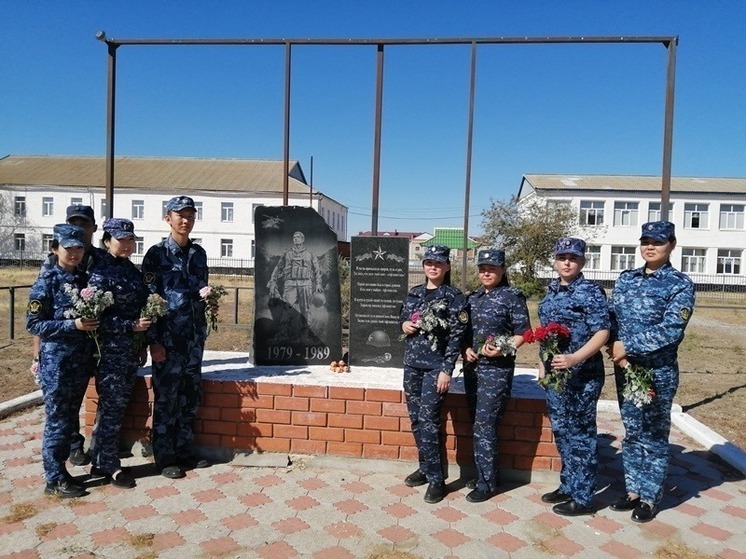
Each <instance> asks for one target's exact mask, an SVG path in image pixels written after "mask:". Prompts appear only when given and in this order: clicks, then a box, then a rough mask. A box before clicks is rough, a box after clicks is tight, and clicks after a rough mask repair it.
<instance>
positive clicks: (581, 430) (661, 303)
mask: <svg viewBox="0 0 746 559" xmlns="http://www.w3.org/2000/svg"><path fill="white" fill-rule="evenodd" d="M675 246H676V235H675V228H674V224H673V223H671V222H668V221H656V222H650V223H646V224H644V225H643V226H642V232H641V236H640V255H641V256H642V259H643V260H644V262H645V264H644V266H642V267H640V268H636V269H631V270H626V271H625V272H623V273H622V274H620V276H619V278H618V279H617V281H616V284H615V286H614V289H613V291H612V295H611V297H610V298H609V300H607V297H606V294H605V292H604V290H603V289H602V288H601V287H600V286H599V285H598V284H596V283H594V282H593V281H590V280H588V279H586V278H585V277H584V276H583V272H582V270H583V267H584V265H585V250H586V244H585V241H583V240H582V239H579V238H574V237H566V238H561V239H558V240H557V242H556V245H555V251H554V253H555V254H554V269H555V271H556V272H557V277H555V278H554V279H552V280H551V281H550V283H549V286H548V288H547V292H546V295H545V297H544V298H543V299H542V300H541V302H540V303H539V308H538V315H539V321H540V323H541V325H542V326H545V327H546V326H547V325H548V324H550V323H556V324H560V325H562V326H564V327H566V328H567V329H568V330H569V333H570V335H569V337H567V338H565V339H562V340H561V342H560V343H559V350H560V351H558V352H556V354H555V355H551V356H549V358H548V359H547V361H546V362H542V361H541V359H540V360H539V377H540V378H542V377H544V376H545V375H547V374H552V371H560V370H566V371H569V372H570V374H569V377H568V380H567V382H566V383H565V384H564V386H563V387H559V386H557V385H554V384H549V386H548V387H547V390H546V400H547V410H548V415H549V419H550V422H551V426H552V431H553V434H554V438H555V441H556V445H557V449H558V451H559V454H560V457H561V461H562V468H561V472H560V485H559V487H557V488H556V489H555V490H553V491H551V492H549V493H546V494H544V495H542V498H541V499H542V501H544V502H546V503H550V504H552V505H553V508H552V510H553V511H554V512H555V513H557V514H560V515H564V516H578V515H585V514H593V512H595V509H594V508H593V503H592V501H593V497H594V494H595V492H596V489H597V487H596V476H597V469H598V458H597V454H598V443H597V427H596V405H597V403H598V399H599V397H600V394H601V389H602V387H603V384H604V378H605V373H604V361H603V356H602V350H603V349H604V347H605V348H606V351H607V354H608V356H609V358H610V359H611V361H612V363H613V366H614V376H615V383H616V387H617V398H618V401H619V406H620V411H621V417H622V421H623V423H624V427H625V437H624V440H623V441H622V462H623V467H624V489H625V490H624V492H623V494H622V495H621V496H620V498H619V499H618V500H617V501H615V502H614V503H612V504H611V506H610V508H611V509H612V510H614V511H632V515H631V519H632V520H633V521H635V522H639V523H644V522H649V521H650V520H652V519H653V518H655V516H656V514H657V513H658V508H659V505H660V502H661V499H662V497H663V489H664V483H665V479H666V474H667V470H668V462H669V448H668V438H669V433H670V426H671V419H670V418H671V407H672V403H673V398H674V396H675V394H676V389H677V387H678V381H679V379H678V376H679V368H678V361H677V351H678V347H679V345H680V344H681V342H682V340H683V338H684V330H685V328H686V326H687V324H688V322H689V318H690V316H691V313H692V310H693V307H694V286H693V283H692V281H691V280H690V279H689V278H688V277H687V276H686V275H685V274H683V273H681V272H679V271H678V270H676V269H674V268H673V266H672V265H671V262H670V257H671V252H672V251H673V249H674V248H675ZM477 268H478V274H479V283H480V284H481V285H480V286H479V287H478V288H477V289H476V290H475V291H474V292H473V293H471V294H470V295H469V296H468V297H466V296H464V294H462V293H461V292H460V291H459V290H458V289H456V288H455V287H453V286H451V285H450V282H449V276H450V261H449V249H448V248H447V247H444V246H437V245H436V246H430V247H428V248H427V250H426V251H425V253H424V255H423V271H424V275H425V283H424V284H422V285H418V286H416V287H414V288H413V289H412V290H411V291H410V292H409V293H408V295H407V297H406V298H405V299H404V302H403V304H402V308H401V313H400V324H401V329H402V332H403V333H404V334H405V335H406V341H405V354H404V392H405V397H406V403H407V409H408V413H409V418H410V421H411V425H412V432H413V434H414V438H415V442H416V444H417V449H418V451H419V465H418V468H417V470H415V471H414V472H413V473H411V474H410V475H408V476H407V477H406V478H405V480H404V482H405V484H406V485H408V486H410V487H416V486H420V485H425V484H427V485H428V487H427V490H426V491H425V495H424V499H425V501H426V502H428V503H437V502H439V501H440V500H442V499H443V498H444V497H445V496H446V494H447V488H446V484H445V479H444V461H443V454H442V449H441V445H440V432H441V430H440V418H441V407H442V403H443V401H444V399H445V396H446V393H447V391H448V388H449V386H450V382H451V376H452V374H453V371H454V368H455V366H456V360H457V358H458V356H459V355H461V356H462V357H463V363H464V368H463V374H464V389H465V392H466V399H467V403H468V406H469V411H470V414H471V419H472V422H473V430H474V462H475V468H476V478H475V479H473V480H469V481H468V482H467V484H466V485H467V487H469V488H470V489H471V491H470V492H469V493H468V494H467V496H466V500H467V501H469V502H482V501H486V500H488V499H490V498H491V497H493V496H494V495H496V494H497V493H498V492H499V485H500V478H499V466H498V465H499V441H498V429H499V425H500V421H501V418H502V416H503V412H504V410H505V407H506V404H507V401H508V399H509V397H510V392H511V386H512V381H513V374H514V370H515V350H516V349H517V348H519V347H520V346H521V345H522V344H523V343H524V333H526V332H527V331H528V330H530V328H531V325H530V320H529V316H528V309H527V306H526V298H525V297H524V295H523V294H522V293H521V292H520V291H519V290H518V289H516V288H514V287H511V286H510V284H509V281H508V276H507V271H506V262H505V253H504V251H502V250H500V249H498V248H489V249H482V250H480V251H479V252H478V255H477ZM433 316H435V317H436V318H433ZM498 339H499V340H500V342H499V343H494V340H498ZM433 340H435V341H433ZM506 340H507V342H509V343H506ZM491 341H492V343H490V342H491ZM630 366H635V367H641V368H645V369H648V370H650V371H652V386H651V392H650V396H651V397H650V398H649V400H650V401H649V402H648V403H641V402H640V401H636V400H634V399H631V398H625V397H624V385H625V379H626V375H627V374H628V371H629V367H630Z"/></svg>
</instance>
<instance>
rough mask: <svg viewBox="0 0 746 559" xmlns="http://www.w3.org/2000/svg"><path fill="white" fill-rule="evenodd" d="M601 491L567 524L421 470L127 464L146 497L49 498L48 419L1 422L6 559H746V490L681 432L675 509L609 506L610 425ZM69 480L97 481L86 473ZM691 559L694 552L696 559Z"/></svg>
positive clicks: (614, 468) (536, 494)
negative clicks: (44, 447)
mask: <svg viewBox="0 0 746 559" xmlns="http://www.w3.org/2000/svg"><path fill="white" fill-rule="evenodd" d="M599 422H600V432H601V433H602V435H601V438H600V440H601V452H602V477H601V479H600V482H601V488H602V489H601V491H600V492H599V494H598V496H597V499H596V504H597V506H598V507H599V508H600V510H599V511H598V512H597V513H596V514H595V515H593V516H588V517H578V518H565V517H561V516H557V515H555V514H553V513H552V512H551V509H550V507H549V506H548V505H545V504H544V503H542V502H541V500H540V496H541V494H542V493H544V492H546V491H549V490H552V489H554V487H553V486H548V485H545V484H540V483H531V484H528V485H508V486H506V487H505V492H504V493H502V494H500V495H498V496H497V497H495V498H493V499H492V500H490V501H488V502H486V503H479V504H471V503H468V502H466V500H465V499H464V496H465V495H466V493H467V491H468V490H466V489H465V488H464V487H463V484H462V482H461V481H460V480H454V479H450V480H449V481H450V482H451V483H450V489H451V493H450V494H449V495H448V497H447V498H446V499H445V500H444V501H442V502H441V503H439V504H437V505H428V504H426V503H425V502H424V501H423V500H422V494H423V492H424V488H423V487H420V488H416V489H411V488H408V487H406V486H405V485H404V484H403V483H402V481H401V480H402V478H403V476H404V475H406V474H407V473H409V471H410V470H411V468H412V464H403V463H398V462H397V463H392V462H370V461H355V462H353V461H349V460H344V459H333V460H328V459H327V460H319V461H316V460H314V459H310V460H307V461H304V460H302V459H301V460H297V461H296V463H295V464H294V465H292V466H290V467H287V468H285V467H282V468H280V467H245V466H235V465H231V464H218V465H214V466H212V467H210V468H207V469H204V470H195V471H191V472H189V473H188V475H187V477H186V478H185V479H181V480H169V479H166V478H163V477H161V476H159V475H156V472H155V470H154V468H153V466H152V464H150V462H149V461H148V460H147V459H144V458H137V457H133V458H128V459H127V460H126V461H125V462H126V464H128V465H130V466H132V467H133V471H134V473H135V475H136V477H137V478H138V480H137V481H138V486H137V487H136V488H135V489H129V490H127V489H118V488H115V487H111V486H108V485H104V486H93V485H91V483H90V482H87V483H86V485H87V487H88V489H89V491H90V493H89V494H88V495H87V496H85V497H83V498H80V499H72V500H62V499H57V498H55V497H46V496H44V495H43V493H42V489H43V478H42V468H41V463H40V460H41V459H40V441H41V434H42V425H43V411H42V410H41V408H38V407H37V408H31V409H29V410H27V411H25V412H22V413H18V414H16V415H14V416H12V417H7V418H5V419H3V420H1V421H0V464H1V465H2V469H0V557H41V558H44V559H47V558H50V559H51V558H57V557H65V558H71V557H75V558H93V557H96V558H107V559H108V558H132V559H149V558H156V557H158V558H175V559H188V558H192V557H195V558H209V557H224V558H233V557H242V558H243V557H246V558H277V559H288V558H293V557H303V558H306V557H307V558H319V559H343V558H363V559H369V558H373V557H374V558H375V559H394V558H396V559H404V558H406V559H410V558H412V559H413V558H437V559H441V558H453V559H455V558H463V559H467V558H468V559H479V558H490V559H492V558H501V557H510V558H514V559H519V558H541V557H556V556H564V557H573V558H593V559H596V558H598V557H619V558H637V557H645V556H648V557H649V556H654V555H655V553H656V551H658V553H660V552H661V551H664V550H665V551H666V552H667V553H668V554H666V555H659V556H660V557H667V558H672V557H686V558H687V559H692V558H694V557H723V558H733V559H735V558H741V559H743V558H744V557H746V482H744V480H743V476H742V475H741V474H738V473H737V472H736V471H735V470H732V469H731V468H729V467H727V466H723V465H722V463H721V462H720V461H719V460H718V459H717V458H716V457H714V456H713V455H712V454H710V453H708V452H706V451H703V450H698V448H697V447H696V445H695V443H693V442H692V441H691V440H689V439H687V438H686V437H685V436H684V435H682V434H681V432H679V431H678V430H674V432H673V433H672V436H671V443H672V446H671V450H672V454H673V459H672V467H671V471H670V476H669V483H668V488H667V491H666V496H665V498H664V501H663V511H662V512H661V513H660V514H659V516H658V518H656V519H655V520H654V521H653V522H650V523H649V524H644V525H638V524H635V523H633V522H632V521H631V520H630V518H629V513H615V512H613V511H611V510H609V508H608V505H609V504H610V503H611V502H612V501H613V500H614V499H615V498H616V497H617V496H618V494H619V490H620V488H619V480H620V478H621V474H620V456H619V444H620V438H621V426H620V422H619V417H618V415H616V414H614V413H612V412H602V413H601V414H600V416H599ZM70 472H71V473H72V474H73V475H74V476H76V477H77V478H78V479H79V480H81V481H87V480H88V475H87V471H86V469H84V468H82V467H73V466H70ZM687 553H688V554H687Z"/></svg>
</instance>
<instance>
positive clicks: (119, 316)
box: [88, 218, 150, 488]
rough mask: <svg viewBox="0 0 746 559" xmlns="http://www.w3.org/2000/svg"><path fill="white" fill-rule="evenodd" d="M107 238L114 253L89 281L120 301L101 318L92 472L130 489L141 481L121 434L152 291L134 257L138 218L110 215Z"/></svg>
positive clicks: (92, 274) (99, 265)
mask: <svg viewBox="0 0 746 559" xmlns="http://www.w3.org/2000/svg"><path fill="white" fill-rule="evenodd" d="M103 242H104V245H106V247H107V249H108V252H106V253H105V254H104V256H103V257H102V258H101V259H100V260H99V262H98V264H97V265H96V266H94V267H93V268H92V269H91V272H90V275H89V279H88V285H89V286H91V287H96V288H98V289H100V290H101V291H104V292H105V291H110V292H111V293H112V294H113V295H114V304H113V305H112V306H110V307H108V308H107V309H105V310H104V312H103V313H102V315H101V318H100V326H99V345H100V350H101V358H100V361H99V363H98V371H97V373H96V387H97V389H98V421H97V424H96V428H95V429H94V431H93V436H94V438H95V439H96V441H97V444H96V446H95V448H94V449H93V451H92V452H91V460H92V462H93V466H92V468H91V473H92V474H93V475H101V476H104V477H105V478H106V479H107V480H108V481H110V482H111V484H112V485H116V486H118V487H126V488H129V487H134V486H135V480H134V478H133V477H132V475H131V474H130V473H129V471H127V470H126V469H122V467H121V462H120V460H119V456H118V452H119V439H120V435H121V431H122V423H123V421H124V413H125V411H126V409H127V404H129V400H130V395H131V394H132V387H133V386H134V382H135V375H136V374H137V369H138V368H139V366H140V355H139V352H138V349H137V348H136V347H135V339H134V335H135V332H144V331H146V330H147V329H148V327H149V326H150V319H148V318H141V317H140V312H141V310H142V308H143V307H144V306H145V302H146V301H147V298H148V293H149V291H148V288H147V286H146V285H145V282H144V281H143V278H142V273H141V272H140V270H138V269H137V267H135V265H134V264H133V263H132V262H131V261H130V259H129V257H130V255H131V254H132V252H133V251H134V250H135V247H136V240H135V232H134V225H133V224H132V222H131V221H130V220H128V219H122V218H111V219H109V220H107V221H106V222H105V223H104V238H103Z"/></svg>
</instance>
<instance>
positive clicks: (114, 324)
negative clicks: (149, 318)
mask: <svg viewBox="0 0 746 559" xmlns="http://www.w3.org/2000/svg"><path fill="white" fill-rule="evenodd" d="M88 284H89V285H92V286H95V287H98V288H99V289H101V290H102V291H111V293H112V295H114V304H113V305H112V306H111V307H109V308H107V309H105V310H104V312H103V313H102V314H101V318H100V321H101V322H100V326H99V330H100V331H101V333H102V334H104V335H106V334H122V333H131V332H132V328H133V327H134V323H135V321H137V320H138V319H139V318H140V311H142V308H143V307H144V306H145V302H146V301H147V298H148V293H149V291H148V288H147V286H146V285H145V282H144V281H143V278H142V273H140V270H138V269H137V267H136V266H135V265H134V264H133V263H132V262H131V261H130V260H129V258H117V257H116V256H113V255H112V254H110V253H108V252H107V253H105V254H104V255H103V256H102V257H101V258H100V259H99V261H98V263H97V264H96V265H95V266H94V267H93V268H92V269H91V272H90V276H89V279H88Z"/></svg>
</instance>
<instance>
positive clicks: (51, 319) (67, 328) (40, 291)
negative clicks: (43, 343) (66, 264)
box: [26, 264, 86, 342]
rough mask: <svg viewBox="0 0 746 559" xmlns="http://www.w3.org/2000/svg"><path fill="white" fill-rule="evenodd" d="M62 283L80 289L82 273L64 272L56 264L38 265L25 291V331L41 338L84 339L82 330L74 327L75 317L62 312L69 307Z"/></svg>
mask: <svg viewBox="0 0 746 559" xmlns="http://www.w3.org/2000/svg"><path fill="white" fill-rule="evenodd" d="M65 284H70V285H71V286H72V287H74V288H77V289H82V288H84V287H85V286H86V276H85V274H83V273H82V272H80V271H79V270H76V271H75V272H74V273H73V272H68V271H67V270H65V269H64V268H62V267H60V266H57V265H56V264H55V265H54V266H53V267H44V268H42V270H41V272H40V273H39V277H38V278H37V279H36V281H35V282H34V285H33V286H31V292H30V293H29V303H28V310H27V311H26V330H28V331H29V333H31V334H33V335H34V336H39V337H41V338H42V339H43V340H46V339H50V340H57V341H62V340H67V341H72V340H80V341H81V342H82V341H85V340H86V333H85V332H83V331H82V330H77V329H76V328H75V319H74V318H66V317H65V311H67V310H70V309H72V308H73V304H72V300H71V299H70V295H68V294H67V293H65V290H64V286H65Z"/></svg>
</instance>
